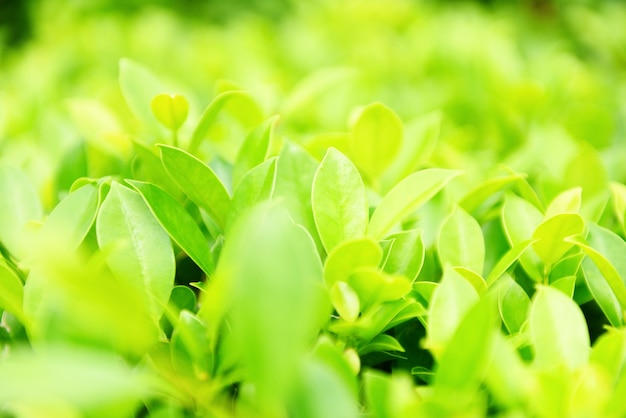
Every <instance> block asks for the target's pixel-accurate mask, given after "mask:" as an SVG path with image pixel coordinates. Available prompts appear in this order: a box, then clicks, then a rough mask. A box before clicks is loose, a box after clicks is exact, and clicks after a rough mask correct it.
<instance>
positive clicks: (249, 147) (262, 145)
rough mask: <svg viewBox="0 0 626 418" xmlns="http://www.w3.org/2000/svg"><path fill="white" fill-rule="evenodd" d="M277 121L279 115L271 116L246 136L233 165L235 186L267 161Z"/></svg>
mask: <svg viewBox="0 0 626 418" xmlns="http://www.w3.org/2000/svg"><path fill="white" fill-rule="evenodd" d="M277 123H278V115H276V116H273V117H271V118H269V119H268V120H266V121H265V122H263V123H262V124H261V125H259V126H257V127H256V128H255V129H253V130H252V131H251V132H250V133H249V134H248V136H246V139H245V140H244V141H243V144H241V148H240V149H239V153H238V154H237V159H236V160H235V165H234V166H233V187H235V188H236V187H237V185H238V184H239V181H240V180H241V178H242V177H243V176H244V175H245V174H246V173H247V172H248V171H250V170H251V169H252V168H254V167H256V166H257V165H259V164H261V163H262V162H263V161H265V159H266V158H267V156H268V153H269V150H270V142H271V140H272V137H273V135H274V130H275V129H276V125H277Z"/></svg>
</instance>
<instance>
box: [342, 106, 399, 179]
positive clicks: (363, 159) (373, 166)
mask: <svg viewBox="0 0 626 418" xmlns="http://www.w3.org/2000/svg"><path fill="white" fill-rule="evenodd" d="M402 130H403V126H402V121H401V120H400V118H399V117H398V116H397V115H396V114H395V113H394V112H393V111H392V110H391V109H389V108H388V107H387V106H385V105H383V104H382V103H372V104H370V105H368V106H366V107H364V108H363V109H361V110H360V112H359V114H358V116H357V118H356V121H355V122H354V125H353V126H352V130H351V135H350V151H351V155H352V156H354V161H355V163H356V165H357V166H358V167H359V169H360V170H361V172H363V173H364V174H365V177H366V178H368V179H369V180H370V181H373V180H375V179H377V178H378V176H379V175H380V174H381V173H382V172H383V170H385V168H387V167H388V166H389V164H391V162H392V161H393V160H394V158H395V157H396V155H397V154H398V152H399V151H400V148H401V146H402Z"/></svg>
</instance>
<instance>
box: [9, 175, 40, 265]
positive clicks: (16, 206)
mask: <svg viewBox="0 0 626 418" xmlns="http://www.w3.org/2000/svg"><path fill="white" fill-rule="evenodd" d="M0 190H2V193H0V207H1V208H2V214H1V215H0V242H1V243H2V244H3V245H4V246H5V247H6V248H7V250H9V252H11V253H12V254H13V255H14V256H16V257H18V258H22V257H23V256H24V252H25V250H26V248H23V245H25V243H24V242H23V239H24V229H25V226H26V223H27V222H28V221H31V220H34V221H38V220H40V219H41V217H42V216H43V210H42V208H41V203H40V201H39V197H38V196H37V191H36V190H35V188H34V187H33V184H32V183H31V181H30V179H29V178H28V177H26V175H25V174H24V173H23V172H21V171H20V170H18V169H15V168H12V167H9V166H6V165H1V166H0Z"/></svg>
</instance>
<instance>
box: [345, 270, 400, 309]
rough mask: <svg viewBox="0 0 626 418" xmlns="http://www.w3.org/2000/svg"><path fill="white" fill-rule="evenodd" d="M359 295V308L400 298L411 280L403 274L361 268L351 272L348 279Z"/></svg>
mask: <svg viewBox="0 0 626 418" xmlns="http://www.w3.org/2000/svg"><path fill="white" fill-rule="evenodd" d="M348 283H349V284H350V287H352V288H353V289H354V290H355V291H356V293H357V294H358V295H359V300H360V301H361V309H362V310H363V311H365V310H366V309H367V308H368V307H370V306H373V305H375V304H378V303H381V302H387V301H394V300H398V299H400V298H402V297H403V296H405V295H406V294H407V293H409V291H410V290H411V282H410V281H409V280H408V279H407V278H406V277H404V276H391V275H389V274H386V273H384V272H382V271H380V270H377V269H372V268H363V269H360V270H357V271H355V272H353V273H352V274H351V275H350V278H349V279H348Z"/></svg>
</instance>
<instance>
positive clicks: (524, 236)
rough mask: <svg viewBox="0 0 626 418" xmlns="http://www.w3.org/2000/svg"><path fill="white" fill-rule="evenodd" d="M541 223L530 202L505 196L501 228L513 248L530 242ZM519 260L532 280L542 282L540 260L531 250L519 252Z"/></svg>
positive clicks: (516, 197) (512, 196)
mask: <svg viewBox="0 0 626 418" xmlns="http://www.w3.org/2000/svg"><path fill="white" fill-rule="evenodd" d="M542 221H543V215H542V213H541V212H539V209H537V208H536V207H535V206H533V205H532V204H531V203H530V202H528V201H527V200H524V199H522V198H520V197H518V196H516V195H514V194H507V195H506V197H505V199H504V205H503V206H502V226H503V229H504V232H505V234H506V237H507V240H508V241H509V244H510V245H511V246H512V247H513V248H516V247H518V246H521V245H522V243H524V242H527V241H529V240H531V239H532V235H533V231H535V229H537V227H538V226H539V224H541V222H542ZM518 248H520V247H518ZM520 249H521V248H520ZM519 260H520V263H521V264H522V267H524V270H525V271H526V273H528V275H529V276H530V277H531V278H532V279H533V280H535V281H541V280H542V278H543V272H542V269H541V260H540V259H539V256H537V253H535V251H534V250H533V249H532V248H527V249H525V251H521V252H520V255H519Z"/></svg>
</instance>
